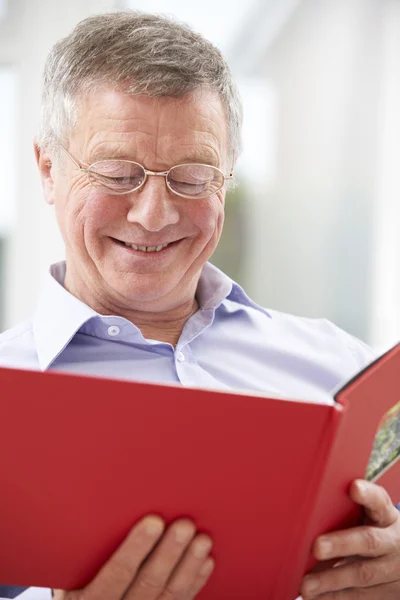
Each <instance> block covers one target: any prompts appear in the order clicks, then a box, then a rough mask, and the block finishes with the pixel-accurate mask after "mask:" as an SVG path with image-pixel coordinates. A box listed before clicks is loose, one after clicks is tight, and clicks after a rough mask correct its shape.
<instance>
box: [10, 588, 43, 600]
mask: <svg viewBox="0 0 400 600" xmlns="http://www.w3.org/2000/svg"><path fill="white" fill-rule="evenodd" d="M0 600H5V599H4V598H1V597H0ZM15 600H51V589H50V588H38V587H30V588H28V589H27V590H25V591H24V592H22V594H20V595H19V596H16V599H15Z"/></svg>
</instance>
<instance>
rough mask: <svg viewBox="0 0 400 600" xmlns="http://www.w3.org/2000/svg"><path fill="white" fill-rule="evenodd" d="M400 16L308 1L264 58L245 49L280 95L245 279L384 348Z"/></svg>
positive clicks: (394, 254)
mask: <svg viewBox="0 0 400 600" xmlns="http://www.w3.org/2000/svg"><path fill="white" fill-rule="evenodd" d="M398 15H399V3H398V2H397V1H393V0H352V1H351V2H348V0H304V1H303V2H301V3H300V4H299V6H298V7H297V9H296V11H295V12H294V14H293V15H292V17H291V19H290V21H289V22H288V23H287V24H286V26H285V27H284V28H283V30H282V31H281V32H280V34H279V36H278V37H277V39H276V40H275V41H274V43H273V44H272V46H269V47H268V48H266V50H265V53H264V55H263V56H262V57H261V60H260V61H259V63H258V64H254V61H252V60H251V59H250V57H249V62H248V64H247V65H246V62H245V59H244V58H243V55H244V56H245V54H246V49H245V48H243V49H242V57H241V64H242V73H244V74H246V73H247V75H248V76H251V75H257V76H258V77H260V76H261V75H262V76H263V77H264V78H265V80H266V81H267V82H271V84H272V85H274V86H275V88H276V95H277V98H278V102H277V109H276V115H277V122H276V124H275V127H274V132H273V135H274V137H275V138H276V139H277V156H276V172H275V178H274V180H273V181H270V182H269V184H267V185H265V183H264V182H263V181H262V180H260V181H257V182H256V186H257V185H258V202H257V212H256V213H255V214H253V216H252V219H251V223H252V227H251V231H250V235H249V240H248V243H249V246H250V247H249V251H248V273H249V275H250V280H249V282H248V287H249V289H250V290H251V291H252V292H253V294H254V295H255V297H256V298H257V299H258V300H259V301H260V302H262V303H263V304H267V305H268V306H272V307H275V308H279V309H281V310H285V311H288V312H294V313H297V314H304V315H309V316H327V317H329V318H331V319H332V320H334V321H335V322H336V323H338V324H339V325H341V326H342V327H344V328H345V329H347V330H349V331H350V332H352V333H354V334H355V335H357V336H359V337H362V338H364V339H366V340H367V341H369V342H370V343H372V344H374V345H379V346H382V345H386V344H388V343H390V342H394V341H395V340H396V339H398V338H399V334H400V323H399V309H398V308H397V307H399V306H400V294H399V287H400V279H399V277H400V275H399V254H400V248H399V242H398V238H399V236H398V233H397V232H398V231H399V226H400V218H399V209H398V206H399V202H398V199H399V197H400V194H399V192H400V189H399V176H398V173H399V168H398V157H399V155H400V153H399V149H400V148H399V144H400V142H399V140H400V135H399V133H400V129H399V116H398V115H399V111H400V102H399V89H400V80H399V77H400V76H399V73H400V52H399V41H398V40H399V39H400V20H399V16H398ZM243 64H244V65H245V67H243ZM260 135H265V131H262V132H261V133H260ZM267 135H268V133H267ZM389 188H390V189H389ZM378 224H379V225H378ZM396 240H397V241H396ZM383 245H384V246H385V249H383Z"/></svg>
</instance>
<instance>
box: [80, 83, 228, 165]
mask: <svg viewBox="0 0 400 600" xmlns="http://www.w3.org/2000/svg"><path fill="white" fill-rule="evenodd" d="M71 142H73V143H74V144H77V145H78V146H79V149H80V152H81V154H82V156H83V157H84V158H85V160H88V161H89V160H90V161H94V160H100V159H102V158H128V159H129V158H131V159H135V160H138V161H139V160H143V159H144V158H146V159H148V160H154V161H156V162H157V161H158V162H160V163H161V162H165V163H166V162H168V161H167V159H168V160H169V162H171V160H173V162H175V164H176V161H178V162H180V161H187V160H195V161H199V162H207V163H210V164H216V166H219V165H220V164H221V162H222V161H223V160H224V158H225V155H226V148H227V124H226V117H225V111H224V108H223V106H222V103H221V101H220V99H219V97H218V95H217V94H216V93H215V92H212V91H209V90H199V91H197V92H196V93H194V94H191V95H190V96H185V97H184V98H169V97H168V98H166V97H162V98H151V97H149V96H143V95H128V94H126V93H124V92H123V91H119V90H115V89H112V88H101V89H98V90H95V91H92V92H91V93H90V94H89V95H88V96H86V97H85V98H81V99H80V101H79V104H78V122H77V126H76V128H75V129H74V131H73V134H72V136H71Z"/></svg>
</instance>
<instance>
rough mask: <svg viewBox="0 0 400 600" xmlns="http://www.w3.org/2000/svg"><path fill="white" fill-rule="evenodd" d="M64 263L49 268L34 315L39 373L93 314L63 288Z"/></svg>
mask: <svg viewBox="0 0 400 600" xmlns="http://www.w3.org/2000/svg"><path fill="white" fill-rule="evenodd" d="M65 273H66V262H65V261H62V262H59V263H56V264H54V265H52V266H51V267H50V271H49V273H48V274H47V276H46V278H45V281H44V286H43V289H42V292H41V294H40V296H39V302H38V306H37V310H36V313H35V315H34V318H33V335H34V337H35V343H36V348H37V353H38V358H39V364H40V368H41V369H42V371H45V370H46V369H47V368H48V367H49V366H50V364H51V363H52V362H54V360H55V359H56V358H57V356H58V355H59V354H60V353H61V352H62V351H63V350H64V348H65V347H66V346H67V345H68V343H69V342H70V341H71V339H72V338H73V337H74V335H75V334H76V332H77V331H78V330H79V329H80V328H81V327H82V325H83V324H84V323H86V322H87V321H89V320H90V319H91V318H92V317H94V316H97V313H96V312H95V311H94V310H93V309H92V308H90V307H89V306H87V304H85V303H84V302H82V301H81V300H79V299H78V298H76V297H75V296H73V295H72V294H70V293H69V292H68V291H67V290H66V289H65V288H64V279H65Z"/></svg>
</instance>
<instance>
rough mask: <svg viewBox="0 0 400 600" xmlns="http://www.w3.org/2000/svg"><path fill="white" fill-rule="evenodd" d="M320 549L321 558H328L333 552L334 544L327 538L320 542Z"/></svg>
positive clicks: (321, 539)
mask: <svg viewBox="0 0 400 600" xmlns="http://www.w3.org/2000/svg"><path fill="white" fill-rule="evenodd" d="M318 549H319V554H320V556H321V558H328V557H329V556H330V554H331V552H332V542H331V541H329V540H327V539H326V538H320V539H319V540H318Z"/></svg>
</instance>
